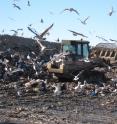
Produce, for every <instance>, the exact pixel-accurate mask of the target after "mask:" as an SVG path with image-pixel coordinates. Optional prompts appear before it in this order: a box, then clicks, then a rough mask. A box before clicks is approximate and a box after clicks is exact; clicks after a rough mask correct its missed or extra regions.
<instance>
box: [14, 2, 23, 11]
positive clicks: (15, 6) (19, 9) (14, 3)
mask: <svg viewBox="0 0 117 124" xmlns="http://www.w3.org/2000/svg"><path fill="white" fill-rule="evenodd" d="M13 5H14V7H16V8H18V9H19V10H21V8H20V7H19V6H18V5H16V4H15V3H14V4H13Z"/></svg>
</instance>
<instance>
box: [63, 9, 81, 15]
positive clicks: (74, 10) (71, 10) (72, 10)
mask: <svg viewBox="0 0 117 124" xmlns="http://www.w3.org/2000/svg"><path fill="white" fill-rule="evenodd" d="M65 11H69V12H75V13H76V14H77V15H79V12H78V11H77V10H76V9H74V8H66V9H64V10H63V11H62V13H63V12H65Z"/></svg>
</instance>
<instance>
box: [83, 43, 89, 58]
mask: <svg viewBox="0 0 117 124" xmlns="http://www.w3.org/2000/svg"><path fill="white" fill-rule="evenodd" d="M88 56H89V50H88V46H87V44H84V45H83V57H84V58H88Z"/></svg>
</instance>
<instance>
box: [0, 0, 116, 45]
mask: <svg viewBox="0 0 117 124" xmlns="http://www.w3.org/2000/svg"><path fill="white" fill-rule="evenodd" d="M27 1H28V0H0V17H1V18H0V34H9V35H13V32H12V31H10V30H17V29H18V28H23V37H26V38H33V37H34V34H33V33H31V32H30V31H29V30H28V29H27V27H28V26H29V24H32V27H33V28H34V29H35V30H36V31H37V32H38V33H41V32H43V31H44V30H45V29H46V28H47V27H49V26H50V25H51V24H54V26H53V27H52V29H51V30H50V31H49V33H50V35H48V36H46V38H47V40H48V41H52V42H56V40H57V39H58V38H59V39H60V41H61V40H67V39H68V40H80V39H81V38H83V37H81V36H74V35H73V34H72V33H71V32H69V31H68V30H73V31H76V32H79V33H82V34H84V35H86V36H88V38H83V39H84V40H87V41H89V42H90V45H96V44H98V43H100V42H103V43H104V42H105V41H103V40H101V39H99V38H98V37H96V36H100V37H103V38H105V39H107V40H108V41H106V42H110V43H111V42H112V41H110V40H109V39H110V38H111V39H114V40H117V0H29V1H30V4H31V6H27ZM14 3H15V4H16V5H18V6H20V8H21V10H18V9H17V8H15V7H13V5H12V4H14ZM112 7H113V8H114V13H113V14H112V16H109V15H108V13H109V11H110V10H111V8H112ZM66 8H74V9H76V10H77V11H78V12H79V15H77V14H76V13H75V12H69V11H64V12H63V10H64V9H66ZM88 16H89V19H88V20H87V24H86V25H83V24H82V23H81V22H80V20H84V19H85V18H86V17H88ZM41 19H43V21H44V22H43V23H41V22H40V20H41ZM79 19H80V20H79ZM21 34H22V31H19V33H18V36H21Z"/></svg>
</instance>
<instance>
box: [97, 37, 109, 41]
mask: <svg viewBox="0 0 117 124" xmlns="http://www.w3.org/2000/svg"><path fill="white" fill-rule="evenodd" d="M96 37H97V38H99V39H101V40H103V41H107V42H108V40H106V39H105V38H103V37H100V36H96Z"/></svg>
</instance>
